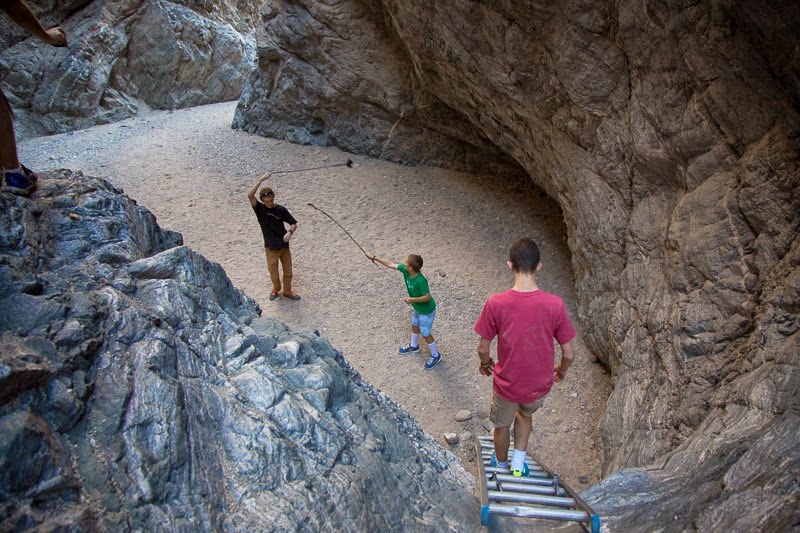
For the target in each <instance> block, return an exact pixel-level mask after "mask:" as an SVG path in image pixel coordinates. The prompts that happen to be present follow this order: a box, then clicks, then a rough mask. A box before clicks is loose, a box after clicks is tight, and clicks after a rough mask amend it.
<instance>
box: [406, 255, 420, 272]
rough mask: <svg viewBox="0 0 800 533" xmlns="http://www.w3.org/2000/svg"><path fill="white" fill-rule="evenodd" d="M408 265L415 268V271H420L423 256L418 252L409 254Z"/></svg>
mask: <svg viewBox="0 0 800 533" xmlns="http://www.w3.org/2000/svg"><path fill="white" fill-rule="evenodd" d="M408 265H409V266H410V267H411V268H413V269H414V271H416V272H419V271H420V270H422V256H421V255H417V254H411V255H409V256H408Z"/></svg>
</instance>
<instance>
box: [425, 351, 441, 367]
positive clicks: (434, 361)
mask: <svg viewBox="0 0 800 533" xmlns="http://www.w3.org/2000/svg"><path fill="white" fill-rule="evenodd" d="M441 360H442V354H439V355H437V356H436V357H434V356H431V358H430V359H428V362H427V363H425V369H426V370H430V369H431V368H433V367H435V366H436V365H438V364H439V361H441Z"/></svg>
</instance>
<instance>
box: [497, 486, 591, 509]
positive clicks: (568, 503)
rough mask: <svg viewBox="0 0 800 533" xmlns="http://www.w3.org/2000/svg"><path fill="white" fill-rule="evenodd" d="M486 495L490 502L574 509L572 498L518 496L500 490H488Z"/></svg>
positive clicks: (532, 495)
mask: <svg viewBox="0 0 800 533" xmlns="http://www.w3.org/2000/svg"><path fill="white" fill-rule="evenodd" d="M486 494H488V496H489V501H492V502H515V503H533V504H536V505H552V506H557V507H575V500H574V499H573V498H564V497H561V496H540V495H538V494H520V493H518V492H505V491H502V490H488V491H486Z"/></svg>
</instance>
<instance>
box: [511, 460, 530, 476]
mask: <svg viewBox="0 0 800 533" xmlns="http://www.w3.org/2000/svg"><path fill="white" fill-rule="evenodd" d="M530 473H531V470H530V469H529V468H528V465H526V464H525V463H522V470H514V469H513V468H512V469H511V475H512V476H514V477H528V475H529V474H530Z"/></svg>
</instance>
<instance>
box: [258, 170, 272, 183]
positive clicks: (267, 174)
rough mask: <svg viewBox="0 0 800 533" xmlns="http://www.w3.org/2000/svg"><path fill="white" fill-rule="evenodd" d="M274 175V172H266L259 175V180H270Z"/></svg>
mask: <svg viewBox="0 0 800 533" xmlns="http://www.w3.org/2000/svg"><path fill="white" fill-rule="evenodd" d="M271 177H272V173H270V172H264V173H263V174H261V176H259V177H258V182H259V183H261V182H262V181H265V180H268V179H270V178H271Z"/></svg>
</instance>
